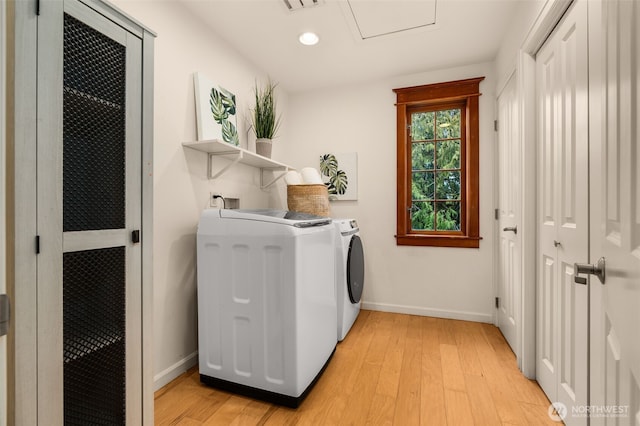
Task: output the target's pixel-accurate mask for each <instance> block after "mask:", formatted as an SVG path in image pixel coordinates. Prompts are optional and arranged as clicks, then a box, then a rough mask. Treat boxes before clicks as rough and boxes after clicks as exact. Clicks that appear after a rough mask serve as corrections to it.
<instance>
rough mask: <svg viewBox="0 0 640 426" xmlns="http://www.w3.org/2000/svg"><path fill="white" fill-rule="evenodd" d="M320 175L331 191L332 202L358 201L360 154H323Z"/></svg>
mask: <svg viewBox="0 0 640 426" xmlns="http://www.w3.org/2000/svg"><path fill="white" fill-rule="evenodd" d="M320 173H321V174H322V180H323V182H324V184H325V185H326V186H327V189H328V191H329V199H330V200H357V199H358V154H357V153H356V152H348V153H342V154H333V153H328V154H323V155H321V156H320Z"/></svg>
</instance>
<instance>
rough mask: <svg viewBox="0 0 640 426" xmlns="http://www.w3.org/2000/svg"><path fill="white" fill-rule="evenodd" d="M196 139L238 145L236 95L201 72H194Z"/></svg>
mask: <svg viewBox="0 0 640 426" xmlns="http://www.w3.org/2000/svg"><path fill="white" fill-rule="evenodd" d="M193 80H194V84H195V93H196V122H197V126H198V140H210V139H220V140H222V141H224V142H227V143H229V144H231V145H236V146H237V145H239V144H240V139H239V138H238V124H237V123H238V122H237V119H236V115H237V107H236V105H237V104H236V95H234V94H233V93H231V92H230V91H228V90H227V89H225V88H224V87H222V86H220V85H217V84H215V83H213V82H212V81H211V80H209V79H208V78H206V77H205V76H204V75H203V74H202V73H195V74H194V79H193Z"/></svg>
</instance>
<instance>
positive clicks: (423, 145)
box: [411, 108, 462, 231]
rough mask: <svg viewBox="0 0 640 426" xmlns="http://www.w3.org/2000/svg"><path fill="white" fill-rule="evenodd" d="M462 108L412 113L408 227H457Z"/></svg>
mask: <svg viewBox="0 0 640 426" xmlns="http://www.w3.org/2000/svg"><path fill="white" fill-rule="evenodd" d="M461 116H462V110H461V109H460V108H452V109H446V110H439V111H418V112H412V113H411V172H412V173H411V175H412V180H411V199H412V204H411V228H412V229H414V230H427V231H436V230H437V231H459V230H460V229H461V218H460V203H461V202H462V200H461V193H460V179H461V169H460V158H461V152H460V147H461V146H460V135H461V130H460V118H461Z"/></svg>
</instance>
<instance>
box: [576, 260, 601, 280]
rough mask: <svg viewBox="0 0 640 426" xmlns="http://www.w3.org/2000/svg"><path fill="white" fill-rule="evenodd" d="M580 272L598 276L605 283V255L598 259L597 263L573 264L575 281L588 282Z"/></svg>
mask: <svg viewBox="0 0 640 426" xmlns="http://www.w3.org/2000/svg"><path fill="white" fill-rule="evenodd" d="M580 274H590V275H595V276H596V277H598V279H599V280H600V282H601V283H602V284H604V279H605V260H604V257H601V258H600V259H598V262H597V263H596V264H595V265H591V264H588V263H575V264H574V265H573V281H574V282H576V283H578V284H586V283H587V279H586V278H584V277H581V276H579V275H580Z"/></svg>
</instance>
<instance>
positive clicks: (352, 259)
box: [347, 235, 364, 303]
mask: <svg viewBox="0 0 640 426" xmlns="http://www.w3.org/2000/svg"><path fill="white" fill-rule="evenodd" d="M363 285H364V253H363V251H362V240H360V237H359V236H357V235H354V236H353V237H351V241H350V242H349V255H348V257H347V289H348V290H349V300H351V303H358V302H360V297H361V296H362V288H363Z"/></svg>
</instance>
